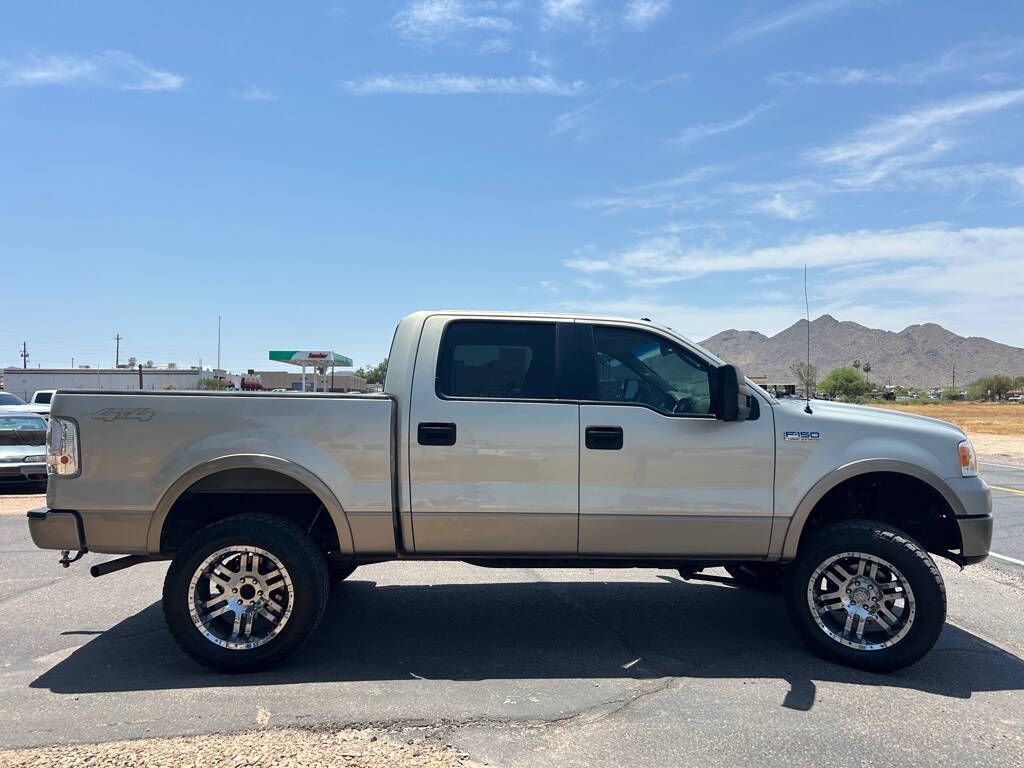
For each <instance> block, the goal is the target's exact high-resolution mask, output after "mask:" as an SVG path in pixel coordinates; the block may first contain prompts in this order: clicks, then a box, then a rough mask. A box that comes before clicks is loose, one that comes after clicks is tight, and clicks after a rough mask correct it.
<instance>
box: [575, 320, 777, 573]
mask: <svg viewBox="0 0 1024 768" xmlns="http://www.w3.org/2000/svg"><path fill="white" fill-rule="evenodd" d="M576 329H577V331H578V333H579V338H580V342H579V343H580V349H581V357H582V359H583V361H584V363H583V369H582V371H581V376H582V378H583V381H581V384H580V386H581V393H580V394H581V402H580V441H581V451H580V542H579V552H580V554H581V555H649V556H656V555H667V556H697V557H699V556H724V557H737V558H740V557H742V558H755V557H763V556H764V555H765V554H767V551H768V545H769V538H770V536H771V526H772V507H773V487H772V483H773V476H774V435H773V432H774V430H773V425H772V416H771V411H770V409H769V408H767V407H764V408H761V409H760V413H759V415H758V416H757V418H754V419H751V420H748V421H742V422H723V421H719V420H718V419H716V417H715V414H714V413H712V412H711V402H712V399H711V384H710V381H711V377H710V371H711V365H710V364H709V363H708V362H707V361H705V360H703V359H702V358H700V357H699V356H697V355H696V354H695V353H694V352H693V351H692V350H689V349H687V348H686V347H685V346H684V345H682V344H681V343H680V342H678V341H677V340H674V339H672V338H671V337H668V336H665V335H662V334H660V333H657V332H655V331H654V330H653V329H651V330H649V329H647V328H643V327H630V326H625V327H624V326H615V325H602V324H594V325H593V326H591V325H588V324H584V323H578V324H577V325H576Z"/></svg>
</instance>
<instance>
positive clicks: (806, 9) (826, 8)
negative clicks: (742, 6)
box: [722, 0, 850, 47]
mask: <svg viewBox="0 0 1024 768" xmlns="http://www.w3.org/2000/svg"><path fill="white" fill-rule="evenodd" d="M849 4H850V0H813V2H807V3H798V4H796V5H788V6H786V7H785V8H781V9H779V10H778V11H775V12H774V13H771V14H768V15H766V16H762V17H760V18H757V19H754V20H753V21H751V22H748V23H747V24H744V25H743V26H741V27H739V28H738V29H737V30H736V31H735V32H733V33H732V34H731V35H729V36H728V37H727V38H725V40H724V41H723V42H722V46H723V47H728V46H730V45H736V44H737V43H743V42H746V41H747V40H752V39H754V38H755V37H761V36H762V35H767V34H769V33H772V32H777V31H779V30H780V29H785V28H786V27H790V26H792V25H794V24H799V23H801V22H804V21H810V20H811V19H815V18H818V17H820V16H826V15H828V14H830V13H833V12H834V11H837V10H839V9H841V8H843V7H844V6H847V5H849Z"/></svg>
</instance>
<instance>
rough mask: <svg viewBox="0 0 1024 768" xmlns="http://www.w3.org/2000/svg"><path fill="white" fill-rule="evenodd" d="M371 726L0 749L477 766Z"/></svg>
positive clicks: (253, 761)
mask: <svg viewBox="0 0 1024 768" xmlns="http://www.w3.org/2000/svg"><path fill="white" fill-rule="evenodd" d="M398 735H399V734H392V733H387V732H384V731H378V730H375V729H371V728H364V729H342V730H333V729H314V728H310V729H306V728H281V729H271V730H265V731H243V732H242V733H228V734H223V733H222V734H212V735H210V736H183V737H177V738H170V739H141V740H139V741H112V742H108V743H106V744H82V745H77V746H64V747H42V748H39V749H19V750H6V751H5V750H0V766H3V767H4V768H6V767H7V766H10V767H11V768H51V766H60V768H243V767H244V768H472V767H474V766H479V765H480V764H479V763H476V762H474V761H473V760H471V759H470V758H469V755H467V754H466V753H464V752H460V751H459V750H457V749H454V748H452V747H450V746H447V745H445V744H441V743H438V742H433V741H429V740H427V739H424V738H422V737H419V738H415V739H410V740H405V739H402V740H399V739H398V738H396V736H398Z"/></svg>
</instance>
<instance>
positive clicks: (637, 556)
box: [28, 311, 992, 671]
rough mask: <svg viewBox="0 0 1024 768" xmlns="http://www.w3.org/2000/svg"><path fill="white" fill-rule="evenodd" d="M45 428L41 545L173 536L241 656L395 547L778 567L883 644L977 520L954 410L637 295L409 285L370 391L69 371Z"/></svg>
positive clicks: (837, 619) (798, 610)
mask: <svg viewBox="0 0 1024 768" xmlns="http://www.w3.org/2000/svg"><path fill="white" fill-rule="evenodd" d="M47 443H48V447H47V462H48V471H49V480H50V481H49V488H48V491H47V505H48V506H47V507H46V508H43V509H38V510H33V511H31V512H30V513H29V515H28V524H29V528H30V529H31V534H32V538H33V540H34V542H35V544H36V545H37V546H39V547H42V548H48V549H54V550H66V551H65V552H63V554H62V562H63V563H64V564H68V563H70V562H73V560H74V559H78V558H79V557H81V556H82V554H83V553H85V552H87V551H89V552H99V553H116V554H121V555H124V557H121V558H119V559H115V560H109V561H106V562H102V563H99V564H98V565H95V566H93V567H92V569H91V572H92V573H93V575H102V574H104V573H110V572H111V571H114V570H118V569H120V568H124V567H128V566H132V565H135V564H137V563H141V562H145V561H152V560H170V565H169V567H168V569H167V572H166V577H165V580H164V588H163V611H164V615H165V617H166V620H167V624H168V627H169V630H170V632H171V634H172V635H173V637H174V639H175V640H176V641H177V642H178V644H179V645H180V646H181V647H182V648H183V649H184V651H186V652H187V653H188V654H190V655H191V656H192V657H194V658H195V659H196V660H198V661H199V662H200V663H203V664H206V665H208V666H211V667H214V668H217V669H222V670H232V671H237V670H250V669H256V668H260V667H264V666H267V665H269V664H271V663H274V662H277V661H279V660H281V659H282V658H284V657H285V656H287V655H288V654H290V653H291V652H293V651H294V650H295V649H296V648H297V647H299V645H300V644H301V643H302V642H303V641H304V640H306V639H307V638H308V637H309V636H310V634H311V633H312V632H313V630H314V628H315V627H316V626H317V624H318V622H319V621H320V619H321V616H322V615H323V612H324V607H325V605H326V602H327V597H328V591H329V588H330V587H331V586H332V585H333V584H337V583H338V582H340V581H341V580H343V579H345V578H346V577H347V576H348V575H350V574H351V573H352V572H353V570H354V569H355V568H356V567H357V566H359V565H361V564H364V563H376V562H381V561H388V560H461V561H465V562H469V563H473V564H476V565H481V566H497V567H514V566H528V567H540V566H557V567H563V568H564V567H588V568H594V567H618V568H621V567H643V568H668V569H673V570H677V571H678V572H679V573H680V575H681V576H682V577H683V578H685V579H691V578H706V579H711V580H719V581H722V580H725V581H730V582H732V583H734V584H736V585H739V586H748V587H755V588H763V589H775V590H781V592H782V594H783V598H784V603H785V605H786V609H787V612H788V614H789V616H790V619H791V621H792V622H793V624H794V626H795V627H796V630H797V632H798V634H799V635H800V636H801V637H802V639H803V640H804V641H806V643H807V644H808V645H809V646H810V648H811V649H812V650H813V651H815V652H817V653H818V654H820V655H822V656H824V657H826V658H828V659H832V660H834V661H837V662H840V663H844V664H848V665H852V666H857V667H861V668H866V669H870V670H876V671H887V670H892V669H897V668H900V667H903V666H906V665H907V664H910V663H913V662H914V661H916V660H917V659H919V658H921V656H923V655H924V654H925V653H926V652H927V651H928V650H929V649H930V648H931V647H932V645H933V644H934V643H935V641H936V640H937V638H938V636H939V633H940V631H941V630H942V627H943V624H944V622H945V614H946V593H945V587H944V585H943V580H942V577H941V576H940V573H939V571H938V569H937V568H936V566H935V563H934V561H933V560H932V557H931V555H930V554H929V553H931V554H934V555H939V556H941V557H945V558H948V559H950V560H952V561H954V562H956V563H958V564H960V565H961V566H963V565H968V564H970V563H976V562H978V561H980V560H982V559H984V558H985V557H986V556H987V554H988V550H989V545H990V542H991V537H992V515H991V493H990V491H989V488H988V486H987V485H986V484H985V482H984V481H983V480H982V478H981V477H979V475H978V465H977V460H976V457H975V453H974V448H973V447H972V446H971V443H970V441H969V440H968V439H967V437H966V436H965V435H964V433H963V432H962V431H960V430H959V429H958V428H956V427H954V426H953V425H951V424H947V423H945V422H941V421H937V420H934V419H928V418H923V417H920V416H913V415H909V414H901V413H896V412H892V411H883V410H879V409H873V408H867V407H861V406H856V405H846V404H842V403H831V402H821V401H812V402H809V403H807V404H805V403H804V402H803V401H797V402H792V401H791V402H785V401H780V400H776V399H774V398H773V397H771V396H770V395H769V394H768V393H767V392H765V391H764V390H763V389H761V388H760V387H758V386H757V385H756V384H754V383H753V382H752V381H750V380H749V379H746V378H744V376H743V374H742V372H741V371H740V369H739V368H738V367H737V366H735V365H731V364H729V363H726V362H725V361H724V360H721V359H719V358H718V357H716V356H715V355H713V354H711V353H710V352H708V351H707V350H704V349H702V348H701V347H699V346H698V345H696V344H694V343H692V342H691V341H689V340H687V339H686V338H684V337H683V336H681V335H679V334H678V333H676V332H674V331H673V330H671V329H670V328H668V327H665V326H661V325H656V324H653V323H651V322H649V321H645V320H628V319H611V318H604V317H589V316H564V315H563V316H555V315H535V314H510V313H498V312H455V311H436V312H418V313H415V314H412V315H409V316H408V317H406V318H404V319H403V320H402V321H401V322H400V323H399V325H398V327H397V329H396V331H395V335H394V340H393V342H392V347H391V352H390V355H389V365H388V369H387V377H386V381H385V385H384V391H383V393H380V394H374V395H332V394H307V393H280V394H278V393H246V392H232V393H214V392H104V391H59V392H58V393H57V394H56V395H55V396H54V397H53V402H52V409H51V418H50V427H49V435H48V440H47ZM72 551H77V554H76V555H75V557H74V559H72V558H70V557H69V555H70V553H71V552H72ZM722 567H724V568H725V570H726V571H727V572H728V574H730V576H722V575H716V574H707V573H705V571H706V570H707V569H711V568H722ZM730 577H731V578H730ZM721 599H722V600H728V599H729V596H728V592H727V591H723V592H722V596H721ZM669 609H670V608H669V607H668V606H666V610H669Z"/></svg>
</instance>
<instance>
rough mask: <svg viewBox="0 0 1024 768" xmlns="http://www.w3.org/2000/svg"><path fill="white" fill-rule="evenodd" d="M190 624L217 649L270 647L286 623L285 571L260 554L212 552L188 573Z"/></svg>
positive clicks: (288, 588)
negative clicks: (189, 574) (268, 645)
mask: <svg viewBox="0 0 1024 768" xmlns="http://www.w3.org/2000/svg"><path fill="white" fill-rule="evenodd" d="M188 598H189V606H188V608H189V614H190V615H191V616H192V623H193V624H194V625H195V627H196V629H198V630H199V632H200V634H202V635H203V637H205V638H206V639H207V640H209V641H210V642H211V643H213V644H215V645H219V646H221V647H222V648H230V649H231V650H239V651H243V650H249V649H252V648H258V647H259V646H261V645H264V644H265V643H268V642H270V641H271V640H272V639H273V638H274V637H275V636H276V635H277V634H278V633H279V632H280V631H281V630H282V629H284V626H285V624H287V623H288V619H289V618H290V617H291V615H292V607H293V606H294V604H295V589H294V587H293V586H292V579H291V576H290V575H289V574H288V569H287V568H285V567H284V565H283V564H282V563H281V561H280V560H278V559H277V558H276V557H275V556H274V555H273V554H271V553H270V552H268V551H267V550H265V549H260V548H258V547H248V546H234V547H225V548H224V549H218V550H217V551H216V552H214V553H213V554H212V555H210V556H209V557H207V558H206V559H205V560H204V561H203V562H202V564H201V565H200V566H199V567H198V568H196V570H195V573H193V574H192V581H191V582H190V583H189V588H188Z"/></svg>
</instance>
